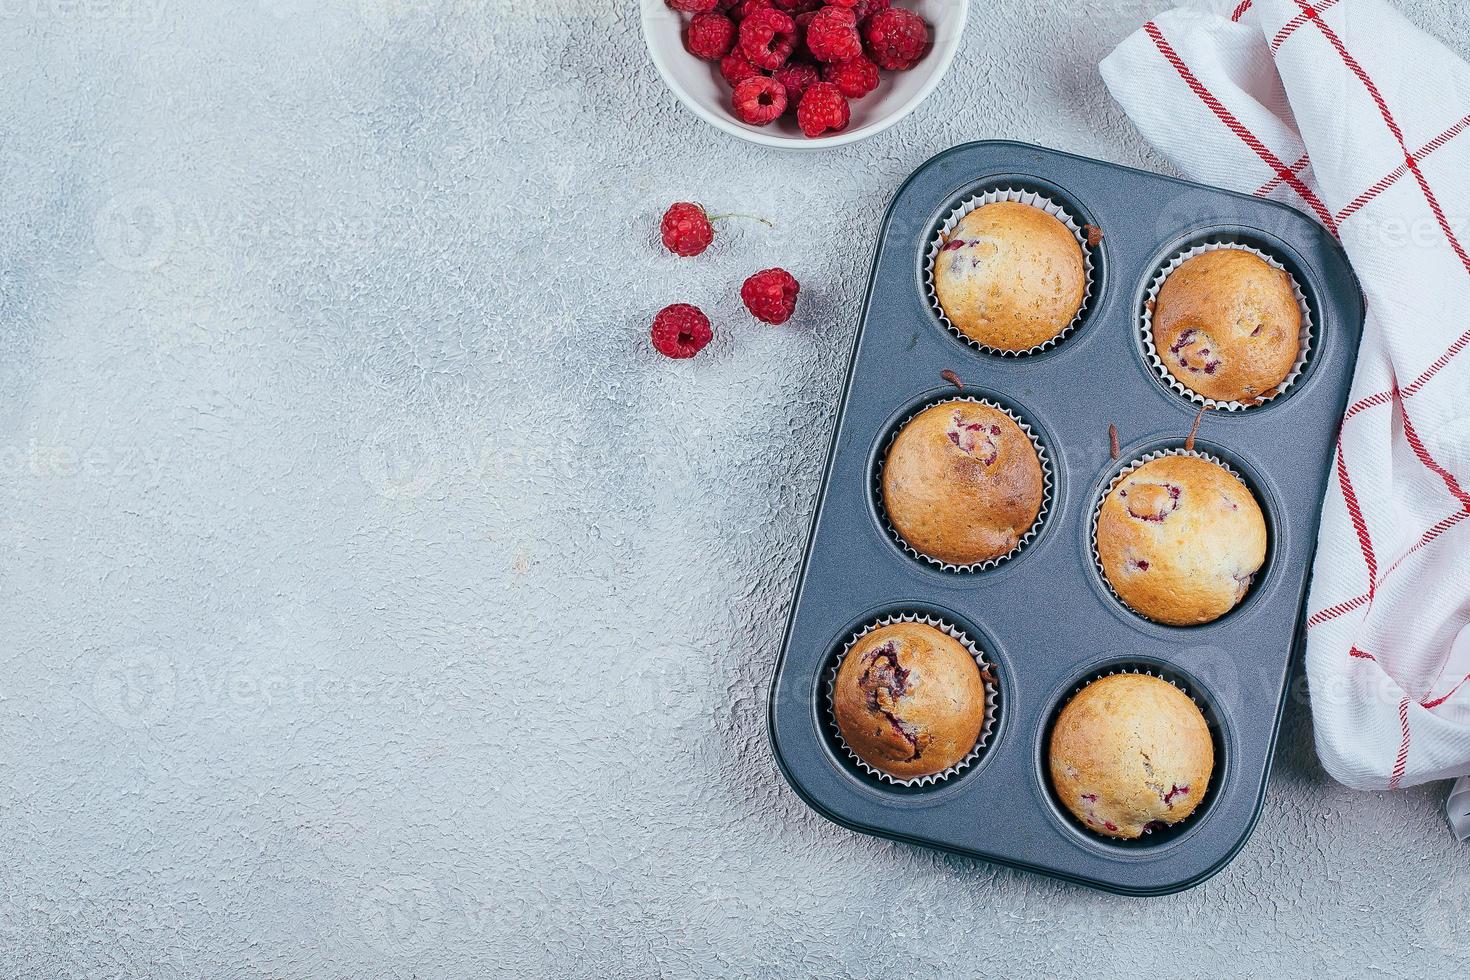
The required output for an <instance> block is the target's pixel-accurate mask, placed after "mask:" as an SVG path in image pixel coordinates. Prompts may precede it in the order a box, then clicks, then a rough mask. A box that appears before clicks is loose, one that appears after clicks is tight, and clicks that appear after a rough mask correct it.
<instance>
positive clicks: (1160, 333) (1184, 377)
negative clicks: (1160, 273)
mask: <svg viewBox="0 0 1470 980" xmlns="http://www.w3.org/2000/svg"><path fill="white" fill-rule="evenodd" d="M1152 329H1153V342H1154V348H1155V349H1156V350H1157V351H1158V355H1159V359H1160V360H1161V361H1163V363H1164V367H1165V368H1167V369H1168V371H1169V374H1171V375H1172V376H1173V377H1174V378H1176V379H1177V380H1178V381H1179V382H1180V383H1181V384H1183V385H1184V386H1185V387H1186V388H1188V389H1189V390H1190V391H1193V392H1196V393H1198V394H1201V395H1204V396H1205V397H1206V398H1213V399H1216V400H1218V401H1237V402H1244V403H1247V404H1249V403H1251V402H1255V401H1258V400H1260V399H1262V398H1265V397H1269V396H1270V395H1272V394H1274V393H1275V391H1276V387H1277V386H1278V385H1280V384H1281V382H1283V381H1285V380H1286V376H1287V375H1288V374H1290V373H1291V369H1292V366H1293V365H1295V364H1296V359H1297V355H1298V354H1299V353H1301V330H1302V311H1301V307H1300V306H1299V305H1298V304H1297V300H1296V295H1295V294H1294V293H1293V292H1292V288H1291V277H1290V276H1288V275H1287V274H1286V273H1285V272H1283V271H1282V270H1280V269H1277V268H1274V267H1272V266H1271V265H1269V264H1267V263H1266V261H1265V260H1264V259H1262V258H1261V257H1260V256H1258V255H1254V254H1252V253H1250V252H1245V251H1242V250H1240V249H1236V248H1222V249H1216V250H1215V251H1212V252H1202V253H1200V254H1199V255H1196V256H1194V257H1193V258H1191V259H1187V260H1185V261H1184V263H1183V264H1181V265H1180V266H1179V268H1177V269H1175V270H1174V271H1173V272H1171V273H1169V278H1168V279H1165V280H1164V285H1163V287H1162V288H1161V289H1160V290H1159V294H1158V296H1157V297H1156V298H1155V300H1154V311H1153V327H1152Z"/></svg>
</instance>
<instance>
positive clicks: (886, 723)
mask: <svg viewBox="0 0 1470 980" xmlns="http://www.w3.org/2000/svg"><path fill="white" fill-rule="evenodd" d="M832 712H833V714H834V715H835V716H836V718H837V728H838V730H839V731H841V732H842V738H843V741H845V742H846V743H847V745H848V747H849V748H851V749H852V750H853V751H854V752H856V753H857V754H858V756H859V757H860V758H861V759H862V760H863V761H864V762H866V763H867V764H868V765H870V766H872V767H873V768H874V769H878V770H880V771H882V772H886V773H888V775H890V776H893V777H895V778H897V779H913V778H916V777H919V776H929V775H932V774H934V773H938V772H943V771H944V770H946V769H948V768H949V767H950V766H953V765H954V764H955V763H957V762H959V761H960V760H962V759H964V757H965V756H967V755H969V754H970V750H971V749H973V748H974V747H975V743H976V741H977V740H978V739H979V737H980V730H981V728H982V727H983V726H984V723H985V682H984V680H983V678H982V677H981V676H980V667H979V665H978V664H976V662H975V658H974V656H973V655H971V653H970V651H969V650H967V649H966V648H965V646H964V644H962V643H961V642H960V641H959V640H956V639H955V638H954V637H952V636H950V635H949V634H948V633H945V632H944V631H942V630H939V629H936V628H935V627H933V626H929V625H927V624H925V623H895V624H893V625H891V626H882V627H879V628H878V629H875V630H873V631H872V632H871V633H869V634H867V635H866V636H864V637H863V638H862V639H860V640H858V642H857V643H855V644H853V646H852V649H850V650H848V651H847V655H846V656H845V657H844V658H843V660H842V666H841V667H839V668H838V670H837V678H836V681H835V683H834V684H833V688H832Z"/></svg>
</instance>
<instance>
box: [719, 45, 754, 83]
mask: <svg viewBox="0 0 1470 980" xmlns="http://www.w3.org/2000/svg"><path fill="white" fill-rule="evenodd" d="M760 73H761V70H760V69H759V68H757V67H756V66H755V65H752V64H751V63H750V59H749V58H747V57H746V56H745V53H744V52H743V51H741V50H740V49H739V48H736V49H735V50H734V51H731V52H730V53H729V54H727V55H725V56H724V57H723V58H721V59H720V74H721V75H723V76H725V81H726V82H728V83H729V85H730V87H731V88H734V87H735V86H737V85H739V84H740V83H741V82H743V81H745V80H746V79H747V78H755V77H756V76H758V75H760Z"/></svg>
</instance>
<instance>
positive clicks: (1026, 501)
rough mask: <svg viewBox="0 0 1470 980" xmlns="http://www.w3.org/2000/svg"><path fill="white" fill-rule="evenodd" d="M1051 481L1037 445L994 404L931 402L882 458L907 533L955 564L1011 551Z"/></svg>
mask: <svg viewBox="0 0 1470 980" xmlns="http://www.w3.org/2000/svg"><path fill="white" fill-rule="evenodd" d="M1043 493H1044V484H1043V479H1042V472H1041V460H1040V458H1039V457H1038V456H1037V454H1036V447H1035V446H1034V445H1033V444H1032V443H1031V440H1030V439H1029V438H1027V436H1026V433H1024V432H1022V431H1021V427H1020V426H1019V425H1017V424H1016V421H1015V420H1014V419H1013V418H1011V417H1010V416H1009V415H1007V414H1006V413H1005V412H1003V411H1001V410H1000V409H998V408H996V407H994V406H992V405H984V404H980V403H978V402H970V401H947V402H940V403H939V404H937V405H931V406H930V407H929V408H926V409H924V411H922V412H920V413H919V414H918V415H916V416H914V417H913V418H912V419H910V420H909V421H908V423H907V424H905V425H904V427H903V428H902V429H901V430H900V431H899V433H898V436H897V438H895V439H894V440H893V444H892V445H891V446H889V447H888V456H887V458H886V459H885V460H884V463H883V508H884V511H885V512H886V513H887V515H888V520H889V522H890V523H891V524H892V525H893V528H894V530H896V531H897V532H898V534H899V536H900V537H901V538H903V540H904V541H905V542H907V543H908V545H909V546H910V547H912V548H913V549H914V550H916V551H918V552H919V553H921V554H924V555H928V556H929V557H931V558H937V559H939V560H940V561H945V562H949V563H951V564H954V565H972V564H975V563H976V562H982V561H986V560H988V559H991V558H999V557H1000V556H1002V555H1005V554H1009V553H1010V552H1011V551H1013V550H1015V548H1016V546H1017V545H1018V544H1020V542H1021V537H1022V535H1024V534H1025V533H1026V532H1027V531H1029V530H1030V529H1031V525H1033V524H1035V523H1036V515H1037V514H1039V513H1040V512H1041V503H1042V496H1043Z"/></svg>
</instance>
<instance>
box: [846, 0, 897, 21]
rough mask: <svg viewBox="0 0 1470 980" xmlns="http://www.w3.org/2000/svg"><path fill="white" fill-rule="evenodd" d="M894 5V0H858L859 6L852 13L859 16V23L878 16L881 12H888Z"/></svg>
mask: <svg viewBox="0 0 1470 980" xmlns="http://www.w3.org/2000/svg"><path fill="white" fill-rule="evenodd" d="M891 5H892V0H858V3H857V6H855V7H853V8H852V12H853V13H855V14H857V19H858V23H859V24H861V23H862V22H863V20H864V19H866V18H868V17H870V16H872V15H873V14H876V13H877V12H878V11H880V10H887V9H888V8H889V7H890V6H891Z"/></svg>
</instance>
